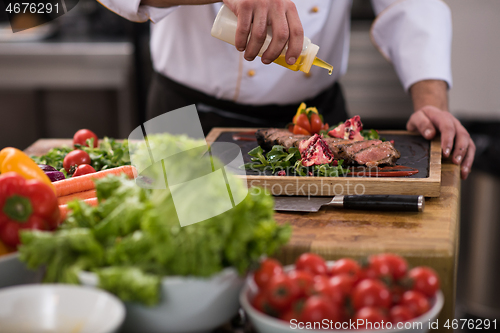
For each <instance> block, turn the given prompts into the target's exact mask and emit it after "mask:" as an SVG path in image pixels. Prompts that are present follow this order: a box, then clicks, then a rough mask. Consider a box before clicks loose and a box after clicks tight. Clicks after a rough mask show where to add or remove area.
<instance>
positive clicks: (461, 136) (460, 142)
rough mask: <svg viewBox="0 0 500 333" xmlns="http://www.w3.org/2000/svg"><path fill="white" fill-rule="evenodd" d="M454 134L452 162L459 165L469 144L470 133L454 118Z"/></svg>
mask: <svg viewBox="0 0 500 333" xmlns="http://www.w3.org/2000/svg"><path fill="white" fill-rule="evenodd" d="M454 123H455V128H456V135H455V146H454V147H453V163H455V164H458V165H460V164H461V163H462V162H463V159H464V157H465V155H466V154H467V149H468V147H469V144H470V141H471V139H470V135H469V133H467V131H466V130H465V128H464V127H463V126H462V124H460V122H459V121H458V120H456V119H454Z"/></svg>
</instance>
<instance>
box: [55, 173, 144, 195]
mask: <svg viewBox="0 0 500 333" xmlns="http://www.w3.org/2000/svg"><path fill="white" fill-rule="evenodd" d="M121 174H126V175H127V176H128V178H130V179H132V178H134V176H135V175H136V174H137V171H136V169H135V167H134V166H132V165H124V166H121V167H118V168H113V169H107V170H102V171H98V172H94V173H89V174H86V175H82V176H78V177H73V178H68V179H63V180H60V181H57V182H54V183H53V184H54V187H55V188H56V193H57V196H58V197H62V196H65V195H70V194H73V193H78V192H84V191H88V190H92V189H94V188H95V185H94V179H98V178H103V177H106V176H108V175H121Z"/></svg>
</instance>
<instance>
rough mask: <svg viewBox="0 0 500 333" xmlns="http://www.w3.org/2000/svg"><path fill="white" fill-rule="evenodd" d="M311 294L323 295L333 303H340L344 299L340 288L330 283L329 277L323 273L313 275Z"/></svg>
mask: <svg viewBox="0 0 500 333" xmlns="http://www.w3.org/2000/svg"><path fill="white" fill-rule="evenodd" d="M312 295H323V296H326V297H328V298H329V299H330V301H331V302H332V303H333V304H337V305H341V304H342V301H343V300H344V296H343V293H342V290H341V289H340V288H339V287H338V286H335V287H333V286H332V285H331V284H330V278H328V277H327V276H325V275H317V276H315V277H314V285H313V288H312Z"/></svg>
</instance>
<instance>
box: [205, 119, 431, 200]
mask: <svg viewBox="0 0 500 333" xmlns="http://www.w3.org/2000/svg"><path fill="white" fill-rule="evenodd" d="M251 131H255V129H252V128H214V129H212V131H211V132H210V133H209V134H208V136H207V138H206V139H207V142H208V143H209V144H210V143H212V142H232V143H235V144H237V145H239V146H240V147H241V150H242V153H243V158H244V159H245V158H248V154H247V153H248V151H249V150H250V149H251V148H254V147H256V146H258V144H257V142H256V141H255V142H252V141H250V140H251V138H252V136H251V134H249V135H241V133H248V132H251ZM380 136H381V137H386V138H387V139H394V141H395V146H396V148H397V149H398V150H399V151H400V153H401V158H400V159H399V160H398V162H397V164H403V165H405V166H411V167H415V166H416V167H417V169H418V170H419V172H418V174H416V175H414V176H411V177H364V176H360V177H358V176H349V177H298V176H273V175H265V174H252V173H249V172H247V175H246V179H247V183H248V184H249V185H252V186H260V187H263V188H265V189H266V190H267V191H269V192H270V193H271V194H273V195H300V196H334V195H353V194H403V195H423V196H425V197H439V195H440V186H441V144H440V139H439V138H435V139H434V140H432V141H430V142H429V141H426V140H424V139H423V138H421V137H420V136H419V135H418V136H417V135H415V134H413V133H410V132H407V131H380Z"/></svg>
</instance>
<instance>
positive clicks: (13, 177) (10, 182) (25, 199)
mask: <svg viewBox="0 0 500 333" xmlns="http://www.w3.org/2000/svg"><path fill="white" fill-rule="evenodd" d="M59 214H60V213H59V206H58V202H57V197H56V195H55V193H54V191H53V190H52V188H50V186H49V185H47V184H45V183H43V182H41V181H40V180H36V179H30V180H26V179H25V178H23V177H22V176H20V175H19V174H17V173H15V172H7V173H4V174H2V175H0V240H1V241H2V242H3V243H5V244H6V245H9V246H14V247H15V246H17V245H19V243H20V241H19V231H20V230H22V229H38V230H54V229H55V228H56V227H57V225H58V222H59Z"/></svg>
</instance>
